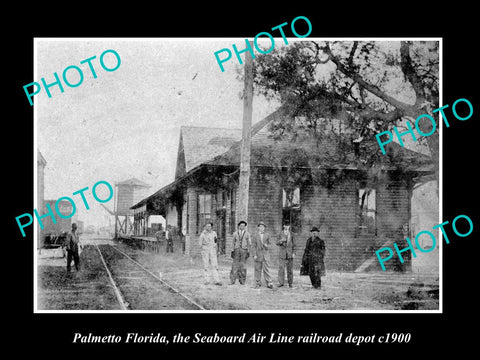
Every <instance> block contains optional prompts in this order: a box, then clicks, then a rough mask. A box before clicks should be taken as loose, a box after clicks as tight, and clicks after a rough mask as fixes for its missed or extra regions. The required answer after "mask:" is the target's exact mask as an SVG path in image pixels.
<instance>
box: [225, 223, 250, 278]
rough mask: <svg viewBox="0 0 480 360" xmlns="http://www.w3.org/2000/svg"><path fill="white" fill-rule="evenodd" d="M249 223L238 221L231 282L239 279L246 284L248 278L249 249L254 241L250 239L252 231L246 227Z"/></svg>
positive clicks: (234, 238)
mask: <svg viewBox="0 0 480 360" xmlns="http://www.w3.org/2000/svg"><path fill="white" fill-rule="evenodd" d="M246 226H247V223H246V222H245V221H243V220H242V221H240V222H239V223H238V229H237V231H236V232H235V233H234V234H233V251H232V258H233V263H232V270H231V271H230V284H231V285H233V284H235V281H236V280H237V278H238V281H239V282H240V284H241V285H243V284H245V280H246V279H247V267H246V263H247V258H248V256H249V253H248V249H249V248H250V246H251V244H252V241H251V239H250V233H249V232H248V231H247V229H246Z"/></svg>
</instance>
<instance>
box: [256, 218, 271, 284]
mask: <svg viewBox="0 0 480 360" xmlns="http://www.w3.org/2000/svg"><path fill="white" fill-rule="evenodd" d="M257 228H258V232H257V233H256V234H255V235H254V236H253V241H252V249H253V260H255V287H256V288H259V287H261V286H262V272H263V276H264V278H265V282H266V283H267V287H268V288H269V289H272V288H273V285H272V278H271V276H270V252H269V247H270V235H269V234H268V233H266V232H265V223H264V222H263V221H261V222H259V223H258V226H257Z"/></svg>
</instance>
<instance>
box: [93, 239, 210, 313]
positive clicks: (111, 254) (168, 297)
mask: <svg viewBox="0 0 480 360" xmlns="http://www.w3.org/2000/svg"><path fill="white" fill-rule="evenodd" d="M95 247H96V248H97V251H98V253H99V255H100V258H101V260H102V263H103V265H104V267H105V270H106V272H107V274H108V277H109V279H110V283H111V285H112V287H113V290H114V292H115V296H116V298H117V301H118V303H119V305H120V308H121V309H122V310H172V309H173V310H206V309H205V308H204V307H203V306H202V305H200V304H198V303H197V302H196V301H194V300H193V299H191V298H190V297H189V296H187V295H186V294H184V293H182V292H181V291H179V290H178V289H177V288H175V287H174V286H172V285H171V284H169V283H168V282H166V281H165V280H163V279H162V278H160V277H159V276H157V275H156V274H154V273H153V272H152V271H150V270H149V269H147V268H146V267H144V266H143V265H142V264H140V263H139V262H137V261H136V260H135V259H133V258H132V257H131V256H130V255H128V254H127V253H125V252H124V251H122V250H120V249H119V248H118V247H116V246H113V245H109V244H108V245H95Z"/></svg>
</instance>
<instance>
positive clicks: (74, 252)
mask: <svg viewBox="0 0 480 360" xmlns="http://www.w3.org/2000/svg"><path fill="white" fill-rule="evenodd" d="M80 246H81V244H80V237H79V235H78V233H77V224H76V223H73V224H72V230H70V231H69V232H68V233H67V237H66V239H65V248H66V249H67V273H70V269H71V263H72V260H73V263H74V264H75V270H77V271H79V270H80V255H79V253H78V249H79V247H80Z"/></svg>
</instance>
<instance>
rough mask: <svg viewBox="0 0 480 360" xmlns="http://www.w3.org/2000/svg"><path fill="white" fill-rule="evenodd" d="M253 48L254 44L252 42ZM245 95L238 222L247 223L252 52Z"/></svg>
mask: <svg viewBox="0 0 480 360" xmlns="http://www.w3.org/2000/svg"><path fill="white" fill-rule="evenodd" d="M250 46H251V48H253V43H252V42H250ZM244 86H245V87H244V94H243V123H242V147H241V153H240V179H239V199H238V220H244V221H247V222H248V220H247V218H248V192H249V183H250V143H251V137H252V136H251V127H252V102H253V59H252V55H251V53H250V51H247V52H246V53H245V83H244Z"/></svg>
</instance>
